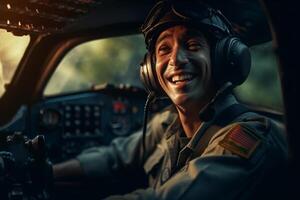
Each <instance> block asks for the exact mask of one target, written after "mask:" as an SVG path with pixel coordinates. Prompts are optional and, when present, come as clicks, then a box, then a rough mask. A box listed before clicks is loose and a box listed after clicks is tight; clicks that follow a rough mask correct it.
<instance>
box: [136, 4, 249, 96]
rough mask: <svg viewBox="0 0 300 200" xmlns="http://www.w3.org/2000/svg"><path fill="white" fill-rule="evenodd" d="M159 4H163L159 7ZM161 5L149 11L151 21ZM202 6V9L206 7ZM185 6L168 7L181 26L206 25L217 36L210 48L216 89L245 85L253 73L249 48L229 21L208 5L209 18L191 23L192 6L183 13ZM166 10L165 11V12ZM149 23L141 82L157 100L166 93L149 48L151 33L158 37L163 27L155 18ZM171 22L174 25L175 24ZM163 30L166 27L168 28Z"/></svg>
mask: <svg viewBox="0 0 300 200" xmlns="http://www.w3.org/2000/svg"><path fill="white" fill-rule="evenodd" d="M187 1H188V0H187ZM177 2H178V1H177ZM182 2H185V1H181V3H182ZM159 3H161V4H160V5H159ZM159 3H158V4H157V6H155V7H153V9H152V11H150V14H149V15H148V18H153V16H151V15H153V12H156V13H155V14H156V15H157V12H158V11H157V10H158V7H159V6H160V7H163V6H165V5H164V3H165V1H161V2H159ZM169 6H170V5H169ZM176 6H177V7H176ZM200 6H203V4H201V5H200ZM182 7H183V8H184V6H182V5H176V4H175V6H174V2H173V3H172V5H171V6H170V7H169V10H172V12H173V14H174V15H176V17H177V18H178V19H179V20H178V19H177V21H178V24H188V23H190V24H191V25H194V24H195V23H196V24H200V25H202V27H203V25H204V27H209V28H210V29H211V30H213V31H214V33H212V34H215V35H216V36H217V37H216V38H217V39H216V42H215V44H214V45H213V46H212V47H211V60H212V65H211V66H212V78H213V81H214V83H215V85H216V86H217V88H221V87H222V86H224V84H226V83H228V82H229V83H231V84H232V85H233V86H234V87H235V86H237V85H240V84H242V83H243V82H244V81H245V80H246V79H247V77H248V75H249V72H250V67H251V54H250V50H249V48H248V46H247V45H246V44H244V43H243V42H242V41H241V40H240V39H239V38H238V37H237V36H235V35H234V34H233V28H232V25H231V23H230V22H229V20H228V19H227V18H226V17H225V16H224V15H223V14H222V13H221V12H220V11H219V10H215V9H212V8H210V7H207V6H206V7H205V8H204V9H206V10H207V11H208V12H209V14H208V15H207V16H206V18H203V19H201V20H200V23H199V22H195V21H193V22H190V21H191V17H186V16H187V15H188V12H190V9H191V7H185V8H187V10H186V11H182V10H180V9H181V8H182ZM164 9H165V8H164ZM161 10H163V9H161ZM163 11H164V12H166V9H165V10H163ZM160 17H161V15H160ZM146 21H151V23H152V25H149V24H147V25H145V24H144V25H143V26H142V32H143V33H144V36H145V40H146V44H147V48H148V52H147V53H146V54H145V56H144V59H143V60H142V62H141V64H140V79H141V81H142V83H143V84H144V86H145V89H146V90H147V91H148V92H149V93H154V94H155V95H156V96H157V97H164V96H166V94H165V93H164V91H163V89H162V88H161V86H160V84H159V81H158V79H157V76H156V71H155V58H154V55H153V53H151V49H149V45H150V43H153V42H154V39H155V38H153V37H152V38H151V34H152V35H155V34H154V33H155V31H157V32H158V33H159V32H161V31H162V28H161V27H163V24H162V23H160V24H159V22H155V20H153V19H147V20H146ZM154 23H158V25H153V24H154ZM165 23H168V22H165ZM172 23H173V24H174V22H172ZM193 23H194V24H193ZM155 26H156V27H155ZM159 28H160V29H159ZM164 28H166V26H165V27H164ZM149 35H150V36H149ZM152 52H153V51H152Z"/></svg>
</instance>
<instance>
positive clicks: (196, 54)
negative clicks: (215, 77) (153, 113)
mask: <svg viewBox="0 0 300 200" xmlns="http://www.w3.org/2000/svg"><path fill="white" fill-rule="evenodd" d="M155 56H156V74H157V77H158V80H159V83H160V85H161V87H162V88H163V90H164V91H165V93H166V94H167V95H168V96H169V97H170V98H171V100H172V101H173V103H174V104H175V105H178V106H180V107H183V108H187V107H189V106H193V105H198V104H203V103H205V102H204V101H207V98H208V97H207V95H208V91H209V90H210V89H212V81H211V60H210V46H209V44H208V41H207V39H206V38H205V37H204V35H203V34H201V33H200V32H199V31H196V30H194V29H189V28H187V27H185V26H181V25H180V26H174V27H171V28H169V29H167V30H165V31H163V32H162V33H161V34H160V35H159V37H158V39H157V41H156V45H155ZM210 93H211V91H210Z"/></svg>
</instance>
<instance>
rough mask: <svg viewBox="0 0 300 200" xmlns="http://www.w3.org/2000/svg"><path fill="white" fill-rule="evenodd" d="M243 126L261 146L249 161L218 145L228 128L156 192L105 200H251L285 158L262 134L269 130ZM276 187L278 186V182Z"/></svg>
mask: <svg viewBox="0 0 300 200" xmlns="http://www.w3.org/2000/svg"><path fill="white" fill-rule="evenodd" d="M246 126H249V127H251V128H254V130H256V132H260V131H261V133H259V135H260V139H261V143H260V145H259V146H257V148H256V149H255V151H254V152H253V153H252V155H251V156H250V157H249V158H245V157H243V156H240V155H237V154H235V153H232V152H231V151H230V150H228V149H226V148H224V147H223V146H221V145H220V143H221V141H223V140H224V138H225V137H226V136H228V134H229V132H230V131H229V130H231V128H232V127H231V126H228V127H225V128H223V129H221V130H220V131H218V132H217V133H216V135H215V136H214V137H213V138H212V139H211V141H210V143H209V145H208V147H207V148H206V150H205V151H204V153H203V154H202V155H201V156H200V157H197V158H195V159H193V160H191V161H190V162H189V163H188V164H187V165H186V166H185V167H184V168H182V169H181V170H180V171H179V172H178V173H176V174H175V175H173V176H172V177H171V178H170V179H169V180H168V181H167V182H165V183H164V184H163V185H162V186H161V187H160V188H159V189H158V190H156V191H154V190H153V189H151V188H148V189H145V190H137V191H135V192H133V193H132V194H128V195H125V196H122V197H121V196H118V197H109V198H107V200H112V199H124V200H125V199H128V200H129V199H131V200H132V199H144V200H146V199H157V200H158V199H160V200H167V199H168V200H169V199H170V200H183V199H184V200H194V199H209V200H211V199H255V198H254V196H253V194H254V193H257V192H258V191H259V190H261V188H264V189H266V188H267V186H268V185H267V184H269V183H268V182H265V180H267V179H268V178H269V177H272V176H278V174H280V173H282V172H283V171H282V169H279V168H280V166H282V165H281V164H280V163H284V162H286V154H285V153H284V149H281V146H280V145H278V141H275V140H276V139H275V138H274V137H273V136H272V135H273V133H266V131H269V132H270V131H271V132H272V130H271V129H270V130H266V129H265V128H262V130H259V129H260V127H262V126H263V125H262V124H261V123H252V122H251V123H249V124H246ZM255 134H256V133H255ZM280 140H281V139H280ZM277 153H279V155H278V154H277ZM271 169H272V170H271ZM276 184H278V185H280V182H276ZM272 193H274V191H272ZM270 194H271V193H270Z"/></svg>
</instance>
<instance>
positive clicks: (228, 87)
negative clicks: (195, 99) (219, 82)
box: [199, 82, 234, 122]
mask: <svg viewBox="0 0 300 200" xmlns="http://www.w3.org/2000/svg"><path fill="white" fill-rule="evenodd" d="M233 88H234V85H233V84H232V83H231V82H226V83H224V85H223V86H222V87H220V89H219V90H218V91H217V92H216V94H215V96H214V97H213V98H212V99H211V101H210V102H209V103H208V104H206V105H205V106H204V107H203V108H202V109H201V111H200V112H199V117H200V119H201V120H203V121H205V122H207V121H210V120H212V119H213V118H214V116H215V108H214V103H215V102H216V101H217V100H218V99H220V98H221V97H224V96H225V95H227V94H228V93H230V92H231V91H232V89H233Z"/></svg>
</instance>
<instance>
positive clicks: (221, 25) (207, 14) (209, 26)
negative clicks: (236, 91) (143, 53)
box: [141, 0, 233, 51]
mask: <svg viewBox="0 0 300 200" xmlns="http://www.w3.org/2000/svg"><path fill="white" fill-rule="evenodd" d="M179 24H185V25H191V26H194V27H195V26H196V27H198V28H199V29H203V32H210V33H211V34H212V35H213V36H214V37H215V38H217V39H221V38H223V37H225V36H228V35H231V34H233V29H232V26H231V24H230V22H229V21H228V20H227V19H226V18H225V17H224V15H223V14H222V13H221V12H220V11H219V10H215V9H213V8H211V7H209V6H208V5H207V4H204V3H203V2H201V1H197V0H174V1H170V0H162V1H159V2H157V3H156V4H155V6H154V7H153V8H152V9H151V11H150V12H149V14H148V16H147V18H146V20H145V22H144V24H143V25H142V27H141V30H142V32H143V34H144V37H145V43H146V46H147V49H148V50H149V51H152V50H153V45H154V43H155V41H156V39H157V37H158V35H159V34H160V33H161V32H162V31H163V30H165V29H167V28H169V27H171V26H174V25H179Z"/></svg>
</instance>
